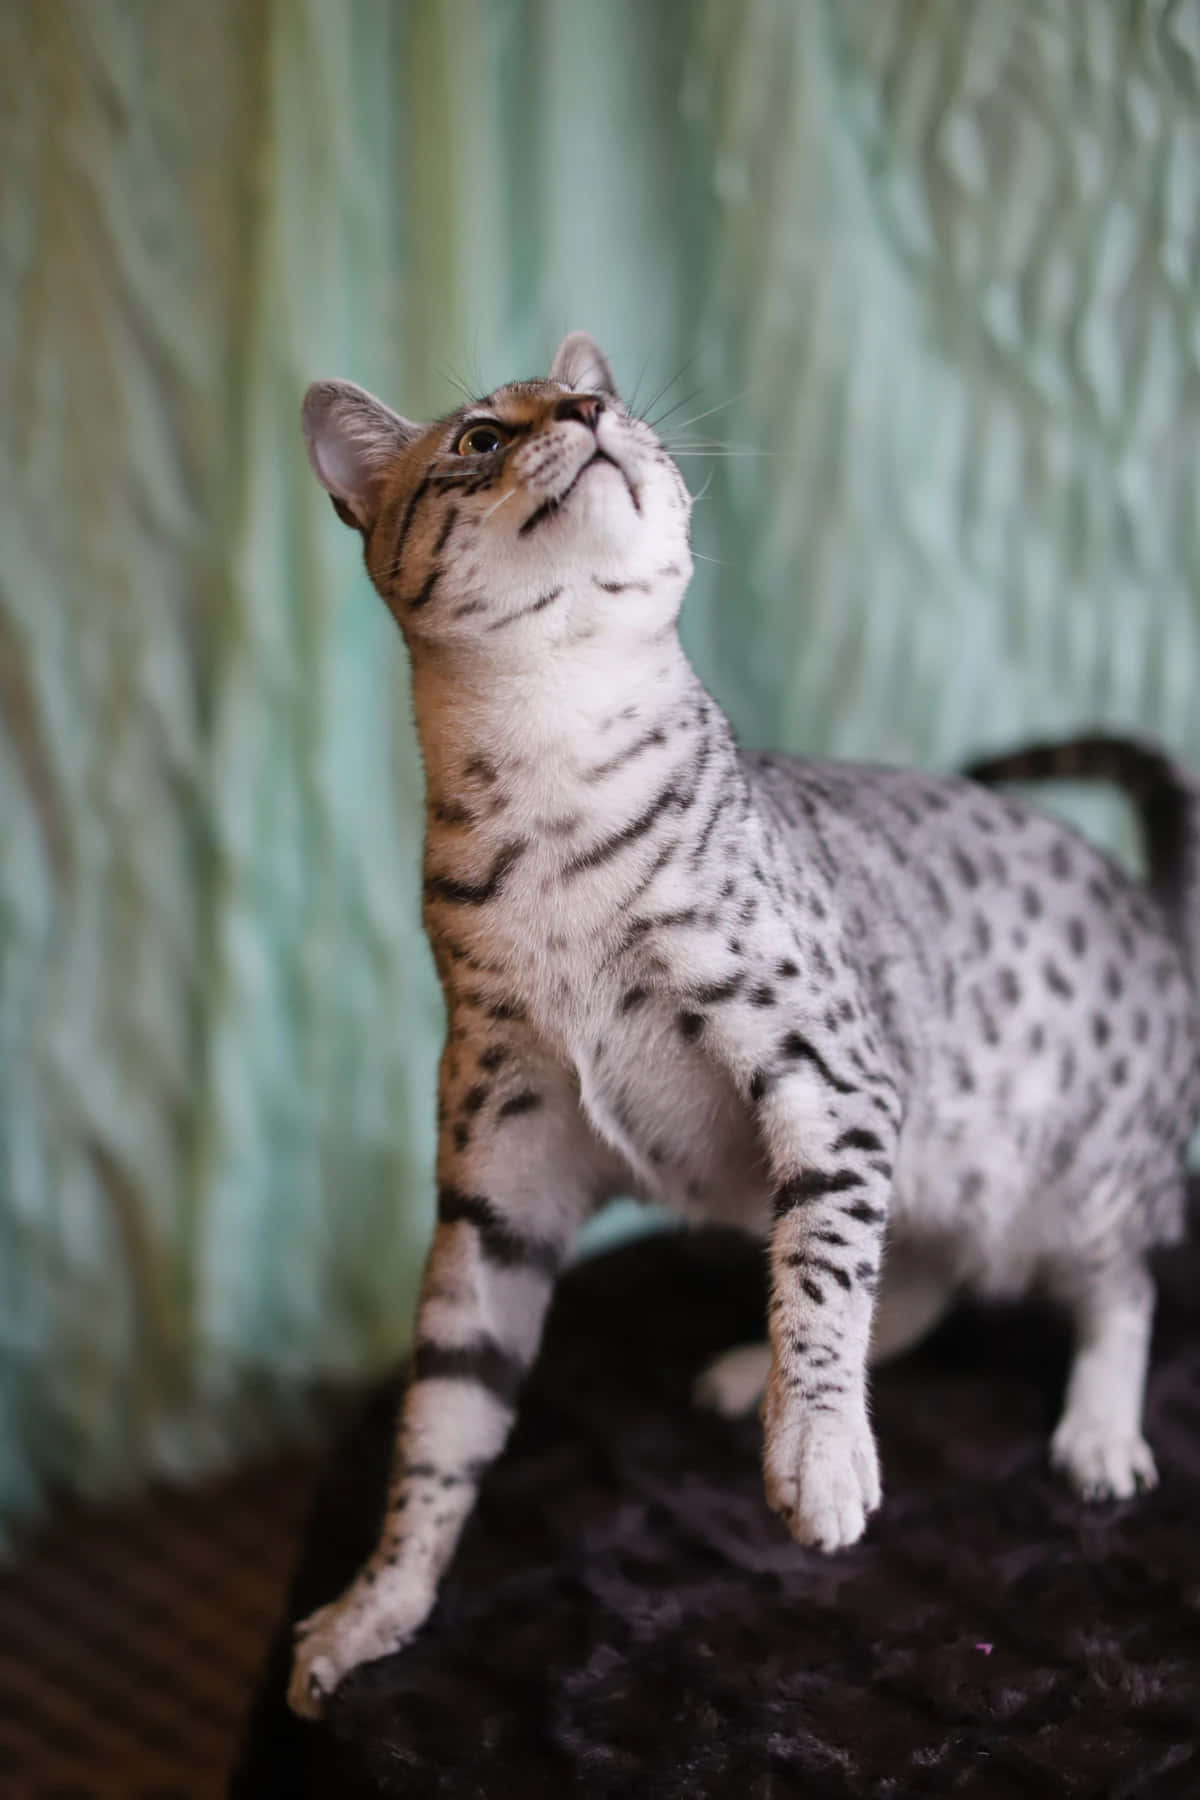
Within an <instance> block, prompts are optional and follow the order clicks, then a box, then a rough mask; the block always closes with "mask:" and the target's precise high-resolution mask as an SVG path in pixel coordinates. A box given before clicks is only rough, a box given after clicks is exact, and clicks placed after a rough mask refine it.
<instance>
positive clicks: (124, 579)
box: [0, 0, 1200, 1517]
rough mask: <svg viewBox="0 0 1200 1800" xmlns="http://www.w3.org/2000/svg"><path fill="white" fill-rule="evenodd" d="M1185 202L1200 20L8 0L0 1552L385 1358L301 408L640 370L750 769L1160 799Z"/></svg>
mask: <svg viewBox="0 0 1200 1800" xmlns="http://www.w3.org/2000/svg"><path fill="white" fill-rule="evenodd" d="M1198 202H1200V0H1197V3H1184V0H1176V3H1175V4H1170V3H1168V0H1159V3H1157V4H1149V3H1147V4H1143V5H1132V4H1115V3H1112V4H1110V3H1108V0H1087V3H1083V0H1079V3H1076V4H1066V0H1063V3H1062V4H1053V3H1051V0H1045V3H1043V4H1034V3H1033V0H987V4H986V5H985V4H982V3H981V4H963V3H962V0H942V3H940V4H938V3H934V0H908V3H901V0H793V3H792V4H783V3H782V0H774V3H772V0H740V3H739V4H733V0H708V3H707V4H706V3H703V0H663V3H653V0H494V3H491V4H489V3H487V0H444V3H443V4H434V3H432V0H412V3H410V4H407V5H403V4H386V3H384V0H348V3H346V4H338V5H333V4H329V3H328V0H140V3H138V0H77V3H76V4H71V3H69V0H6V3H5V4H4V5H3V6H0V543H2V545H3V556H2V557H0V822H2V825H3V845H4V854H3V858H2V860H0V1517H3V1516H11V1515H13V1514H15V1513H17V1512H20V1511H22V1510H24V1509H27V1508H28V1507H30V1506H32V1505H33V1504H34V1503H35V1502H36V1500H37V1497H38V1493H39V1490H40V1489H41V1487H42V1486H43V1485H44V1484H45V1483H47V1482H50V1483H63V1482H65V1483H69V1484H71V1485H73V1486H76V1487H80V1488H83V1489H86V1490H88V1491H112V1490H114V1489H116V1488H119V1487H120V1486H122V1485H124V1484H127V1483H128V1482H130V1481H132V1480H135V1479H136V1478H137V1477H138V1476H139V1475H141V1474H143V1473H145V1472H146V1471H147V1470H148V1469H151V1468H154V1469H158V1470H166V1471H173V1472H181V1473H182V1472H186V1471H191V1470H197V1469H200V1468H204V1467H209V1466H212V1465H213V1464H214V1463H216V1462H218V1461H221V1460H223V1459H225V1458H227V1457H229V1456H231V1455H234V1454H237V1453H241V1452H245V1451H247V1450H249V1449H252V1448H254V1447H255V1446H256V1445H258V1444H260V1443H262V1442H265V1441H267V1440H268V1439H269V1437H270V1436H271V1434H272V1433H273V1432H275V1431H277V1430H278V1429H279V1427H280V1424H281V1423H284V1422H286V1421H287V1420H288V1419H289V1418H290V1417H293V1416H296V1415H298V1413H299V1411H300V1410H301V1409H302V1403H301V1400H300V1395H301V1394H302V1393H303V1390H304V1387H305V1384H306V1382H308V1381H309V1380H310V1379H311V1378H312V1377H314V1376H317V1375H328V1374H334V1375H347V1374H351V1373H355V1372H359V1371H361V1370H364V1369H366V1368H369V1367H373V1366H376V1365H378V1364H379V1363H380V1362H382V1361H384V1360H386V1359H387V1358H388V1357H390V1356H393V1355H394V1354H395V1353H396V1352H397V1350H398V1349H399V1348H400V1347H401V1346H402V1344H403V1342H404V1338H405V1335H406V1332H407V1329H408V1324H409V1318H410V1309H411V1304H412V1298H413V1293H414V1286H415V1278H416V1270H417V1263H418V1259H419V1255H420V1252H421V1248H422V1246H423V1243H424V1241H425V1238H426V1236H427V1233H428V1230H429V1221H430V1216H431V1188H430V1177H431V1166H432V1156H433V1140H432V1112H433V1081H434V1064H435V1057H436V1050H437V1042H438V1034H439V1030H440V1004H439V999H438V994H437V989H436V985H435V982H434V980H433V976H432V970H431V966H430V961H429V958H428V955H427V952H426V949H425V945H424V941H423V939H422V936H421V933H420V928H419V922H418V911H417V893H418V857H419V821H420V807H421V783H420V771H419V766H418V762H417V757H416V750H415V744H414V740H413V735H412V730H411V725H410V720H409V709H408V699H407V690H406V679H407V677H406V670H405V667H404V660H403V656H402V653H401V646H400V643H399V640H398V638H397V636H396V634H395V633H394V630H393V629H392V628H391V627H390V625H389V623H388V621H387V619H386V617H385V615H384V613H383V610H382V608H381V607H379V606H378V604H376V603H375V602H374V601H373V599H372V597H371V595H370V593H369V591H368V590H367V588H366V584H365V581H364V578H363V576H362V575H361V573H360V570H359V567H358V558H357V554H356V551H355V546H354V541H353V539H352V538H351V536H350V534H348V533H346V532H345V531H343V530H342V528H341V527H339V526H338V525H337V523H336V521H335V519H334V518H333V515H332V513H331V511H330V510H329V508H328V507H327V506H326V505H325V504H324V503H323V501H322V500H321V497H320V496H319V494H318V493H317V491H316V488H315V486H314V484H313V483H312V481H311V477H310V476H309V474H308V472H307V468H306V465H305V462H304V458H303V453H302V450H301V447H300V443H299V435H298V430H297V422H296V421H297V408H298V402H299V397H300V394H301V392H302V391H303V388H304V386H305V384H306V383H307V382H308V381H309V380H310V379H311V378H313V377H314V376H317V375H329V374H339V375H348V376H351V377H353V378H355V379H357V380H359V381H362V382H364V383H366V384H367V385H369V386H374V387H377V388H379V389H381V390H382V391H383V392H384V393H385V394H386V395H387V396H388V397H389V398H391V399H393V400H394V401H395V402H396V403H397V404H399V405H401V406H402V407H404V409H405V410H407V411H410V412H414V413H415V412H420V411H432V410H443V409H445V408H446V407H448V406H449V405H451V404H452V403H453V400H454V389H453V385H452V381H453V378H454V377H455V376H461V377H462V378H463V379H465V380H466V381H468V382H469V383H472V384H474V383H479V384H480V385H483V386H488V385H491V384H493V383H495V382H497V381H500V380H502V379H504V378H505V377H507V376H510V375H513V374H519V373H532V372H535V371H537V370H538V369H540V368H544V367H545V365H546V362H547V359H548V356H549V354H550V352H551V351H552V349H553V346H554V344H555V343H556V341H557V339H558V337H559V336H560V335H561V334H562V333H563V331H565V330H566V329H567V328H570V327H573V326H577V325H585V326H587V327H588V328H589V329H590V330H592V331H593V332H595V333H596V334H597V335H598V336H599V337H600V338H601V339H602V340H603V341H605V342H606V344H607V345H608V347H609V348H610V351H611V353H612V355H613V357H614V360H615V362H616V365H617V367H618V371H619V373H620V374H621V376H622V377H623V378H624V380H625V381H626V383H627V384H628V385H630V386H632V385H633V383H634V382H635V381H637V380H638V378H639V375H640V377H641V383H642V387H641V391H642V393H643V394H647V393H650V392H653V390H654V389H655V388H657V387H658V386H659V385H660V384H661V383H663V382H665V381H667V380H668V379H669V378H670V377H672V376H673V375H675V374H676V373H677V372H678V371H679V369H680V368H681V366H682V365H684V364H685V363H687V364H688V367H687V368H686V370H685V372H684V375H683V377H682V380H681V381H680V383H679V385H678V386H677V387H675V388H673V389H672V390H671V391H670V393H669V395H668V400H674V399H675V397H676V396H678V397H679V398H680V399H681V400H682V399H683V398H684V396H686V395H688V394H691V393H692V392H693V391H694V392H695V398H693V399H690V400H688V401H687V404H685V405H684V406H683V407H682V410H681V412H680V413H679V414H678V415H677V417H678V418H686V417H687V416H688V415H689V414H690V413H692V412H702V411H705V410H706V409H707V408H709V407H715V406H718V405H720V406H722V408H723V410H722V411H720V412H718V413H714V414H713V415H712V417H711V418H710V419H707V420H705V421H703V422H702V424H701V425H699V427H698V429H699V430H701V431H704V432H708V431H710V430H713V429H714V428H715V429H716V430H717V433H718V435H720V436H722V437H726V438H728V439H729V440H730V441H732V442H733V443H735V444H736V445H738V446H739V447H744V448H749V449H751V450H753V451H754V452H755V454H750V455H745V456H734V457H729V458H727V459H722V460H718V461H714V462H711V463H710V462H708V461H706V460H702V459H697V460H694V461H691V462H689V463H688V464H686V465H685V467H686V469H687V473H688V474H689V477H691V478H692V485H693V486H694V487H699V486H701V485H702V484H703V483H704V481H705V480H707V479H708V478H709V476H710V475H711V485H710V486H709V488H708V490H707V493H706V496H705V498H704V501H703V503H702V505H701V506H700V509H699V512H698V524H699V535H698V545H699V548H700V549H701V551H702V552H704V553H705V555H706V556H709V557H712V558H715V559H719V560H716V561H706V562H703V563H702V564H701V565H700V568H701V574H700V577H699V578H698V580H697V583H696V586H695V588H694V590H693V597H692V601H691V604H690V610H689V615H688V619H687V635H688V639H689V642H690V644H691V646H692V648H693V650H694V653H695V656H696V658H697V661H698V662H699V664H700V665H701V667H702V670H703V672H704V674H705V675H706V677H707V678H708V679H709V681H710V683H711V685H713V686H714V688H715V689H716V691H717V693H718V694H719V695H720V696H721V697H722V698H723V699H724V700H725V702H726V703H727V705H728V706H729V708H730V710H731V711H732V714H733V716H734V719H735V721H736V723H737V725H738V727H739V729H740V730H741V731H742V733H743V735H744V736H745V737H746V738H747V739H748V740H750V741H755V740H757V741H767V740H772V741H775V742H777V743H781V744H785V745H788V746H791V747H795V748H817V747H820V748H828V749H832V750H834V751H836V752H838V753H841V754H855V755H865V756H874V757H888V758H895V759H901V760H909V759H921V760H926V761H931V762H935V763H943V764H945V763H949V762H952V761H953V760H954V759H956V758H957V757H958V756H960V755H961V754H963V753H964V752H965V751H967V750H968V749H971V748H974V747H977V746H979V745H981V744H983V743H986V742H997V741H1000V740H1004V739H1008V738H1010V737H1012V736H1014V735H1021V734H1023V733H1024V732H1026V731H1028V730H1031V729H1035V728H1036V729H1038V730H1044V729H1056V728H1063V727H1068V726H1071V725H1075V724H1079V723H1082V722H1084V721H1088V722H1091V721H1094V720H1097V719H1102V720H1107V721H1109V722H1112V723H1141V724H1143V725H1149V726H1151V727H1152V728H1153V729H1155V730H1156V731H1158V732H1160V733H1161V734H1162V735H1163V736H1165V737H1167V738H1168V739H1170V740H1171V742H1172V743H1173V744H1174V745H1175V746H1176V747H1177V748H1178V749H1179V750H1180V751H1183V752H1185V753H1190V754H1191V755H1192V756H1193V758H1195V759H1196V760H1197V761H1200V707H1198V706H1197V705H1196V704H1195V702H1194V699H1193V696H1194V695H1195V694H1196V693H1197V691H1198V690H1200V681H1198V677H1200V598H1198V582H1200V529H1198V519H1200V507H1198V497H1200V496H1198V491H1197V484H1198V482H1200V454H1198V452H1200V427H1198V421H1200V204H1198ZM689 359H690V361H689Z"/></svg>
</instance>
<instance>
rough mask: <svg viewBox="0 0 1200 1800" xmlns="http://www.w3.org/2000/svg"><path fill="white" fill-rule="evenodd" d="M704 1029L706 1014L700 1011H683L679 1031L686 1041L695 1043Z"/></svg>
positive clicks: (680, 1016)
mask: <svg viewBox="0 0 1200 1800" xmlns="http://www.w3.org/2000/svg"><path fill="white" fill-rule="evenodd" d="M703 1030H704V1015H703V1013H698V1012H681V1013H680V1015H679V1032H680V1036H681V1037H682V1038H683V1039H684V1041H685V1043H689V1044H691V1043H694V1042H695V1040H696V1039H697V1038H698V1037H699V1036H700V1033H701V1032H702V1031H703Z"/></svg>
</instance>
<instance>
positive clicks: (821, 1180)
mask: <svg viewBox="0 0 1200 1800" xmlns="http://www.w3.org/2000/svg"><path fill="white" fill-rule="evenodd" d="M861 1186H862V1176H861V1175H857V1174H855V1172H854V1170H853V1169H835V1170H833V1171H832V1173H831V1172H829V1171H828V1170H824V1169H806V1170H805V1171H804V1173H803V1174H802V1175H792V1176H790V1177H789V1179H788V1180H787V1181H785V1182H783V1183H782V1185H781V1186H780V1188H779V1189H778V1191H777V1192H776V1195H775V1201H774V1213H775V1217H776V1218H777V1219H782V1218H785V1217H786V1215H787V1214H788V1213H790V1212H794V1211H795V1209H796V1208H797V1207H798V1206H808V1205H810V1204H811V1203H812V1201H814V1200H821V1199H824V1197H825V1195H827V1194H843V1193H845V1192H846V1190H847V1189H848V1188H858V1187H861Z"/></svg>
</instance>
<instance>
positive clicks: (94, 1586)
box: [0, 1459, 315, 1800]
mask: <svg viewBox="0 0 1200 1800" xmlns="http://www.w3.org/2000/svg"><path fill="white" fill-rule="evenodd" d="M314 1467H315V1464H314V1462H313V1461H311V1460H309V1459H293V1460H291V1461H288V1462H286V1463H280V1464H276V1465H275V1466H273V1467H271V1468H269V1469H266V1470H262V1471H257V1472H255V1473H252V1474H249V1475H243V1476H241V1477H239V1478H238V1479H236V1480H233V1481H228V1482H224V1483H222V1484H220V1485H216V1486H212V1487H208V1488H201V1489H194V1490H191V1491H189V1492H187V1493H173V1492H171V1493H160V1494H157V1495H155V1496H154V1497H152V1498H151V1499H149V1500H146V1501H143V1502H142V1503H141V1504H139V1505H136V1506H130V1507H126V1508H123V1509H114V1510H112V1511H107V1512H102V1513H101V1512H84V1511H82V1510H77V1511H72V1512H71V1513H70V1514H67V1513H66V1512H63V1513H60V1515H59V1517H58V1519H57V1521H56V1523H55V1524H54V1525H53V1526H52V1527H51V1528H50V1529H48V1530H46V1531H45V1532H43V1533H42V1534H41V1535H40V1536H39V1537H37V1538H35V1539H34V1540H33V1541H32V1542H31V1543H30V1544H28V1545H27V1546H26V1548H25V1549H24V1551H23V1553H22V1554H21V1555H20V1556H19V1558H18V1560H17V1563H16V1565H15V1566H14V1567H12V1568H10V1569H6V1570H3V1571H0V1795H2V1796H3V1797H4V1800H214V1797H216V1796H220V1795H223V1794H224V1792H225V1783H226V1779H227V1776H228V1772H229V1767H230V1763H231V1760H232V1757H233V1754H234V1751H235V1749H236V1747H237V1742H238V1738H239V1735H240V1732H241V1727H242V1722H243V1719H244V1716H245V1711H246V1707H247V1706H248V1704H249V1701H250V1697H251V1693H252V1690H253V1685H254V1681H255V1678H256V1676H257V1674H258V1671H259V1666H260V1663H261V1661H262V1658H263V1655H264V1653H265V1650H266V1646H267V1641H268V1638H269V1637H270V1634H271V1631H272V1629H273V1627H274V1626H275V1624H276V1622H277V1620H278V1618H279V1615H280V1612H281V1610H282V1605H283V1597H284V1589H285V1586H286V1583H287V1580H288V1576H289V1574H290V1572H291V1565H292V1561H293V1558H294V1555H295V1552H296V1549H297V1546H298V1541H299V1534H300V1529H301V1526H302V1524H303V1521H304V1515H305V1511H306V1509H307V1505H308V1499H309V1492H310V1488H311V1484H312V1478H313V1471H314Z"/></svg>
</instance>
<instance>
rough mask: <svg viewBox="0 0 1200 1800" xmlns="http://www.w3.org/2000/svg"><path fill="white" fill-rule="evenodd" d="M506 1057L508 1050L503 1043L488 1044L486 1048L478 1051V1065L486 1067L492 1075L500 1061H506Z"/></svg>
mask: <svg viewBox="0 0 1200 1800" xmlns="http://www.w3.org/2000/svg"><path fill="white" fill-rule="evenodd" d="M507 1059H508V1051H507V1050H506V1049H505V1047H504V1045H503V1044H489V1045H488V1047H487V1049H486V1050H483V1051H481V1052H480V1056H479V1066H480V1068H481V1069H486V1070H487V1072H488V1074H489V1075H492V1074H494V1073H495V1072H496V1070H497V1069H498V1068H499V1067H500V1065H501V1063H502V1062H505V1061H507Z"/></svg>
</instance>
